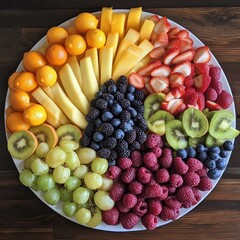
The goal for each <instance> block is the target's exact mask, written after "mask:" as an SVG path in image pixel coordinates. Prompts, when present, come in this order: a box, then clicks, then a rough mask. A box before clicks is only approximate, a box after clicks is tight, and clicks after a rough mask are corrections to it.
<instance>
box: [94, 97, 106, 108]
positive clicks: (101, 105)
mask: <svg viewBox="0 0 240 240" xmlns="http://www.w3.org/2000/svg"><path fill="white" fill-rule="evenodd" d="M95 106H96V107H97V108H98V109H101V110H106V109H107V106H108V104H107V102H106V101H105V100H104V99H102V98H99V99H98V100H97V101H96V104H95Z"/></svg>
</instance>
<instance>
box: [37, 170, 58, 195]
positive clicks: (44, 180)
mask: <svg viewBox="0 0 240 240" xmlns="http://www.w3.org/2000/svg"><path fill="white" fill-rule="evenodd" d="M37 187H38V189H39V190H41V191H43V192H46V191H48V190H49V189H51V188H53V187H55V181H54V179H53V176H52V175H50V174H48V173H45V174H42V175H40V176H39V177H38V180H37Z"/></svg>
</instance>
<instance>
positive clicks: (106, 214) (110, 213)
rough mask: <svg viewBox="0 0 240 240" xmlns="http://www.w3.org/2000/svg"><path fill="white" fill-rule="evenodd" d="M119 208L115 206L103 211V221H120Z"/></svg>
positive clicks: (111, 222) (108, 222)
mask: <svg viewBox="0 0 240 240" xmlns="http://www.w3.org/2000/svg"><path fill="white" fill-rule="evenodd" d="M118 217H119V210H118V209H117V207H113V208H112V209H110V210H107V211H102V221H103V222H104V223H106V224H108V225H116V224H117V222H118Z"/></svg>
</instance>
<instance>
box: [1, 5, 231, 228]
mask: <svg viewBox="0 0 240 240" xmlns="http://www.w3.org/2000/svg"><path fill="white" fill-rule="evenodd" d="M128 11H129V10H127V9H116V10H114V12H124V13H127V12H128ZM100 13H101V12H95V13H93V14H95V15H96V16H99V15H100ZM152 15H154V13H149V12H142V19H145V18H149V17H150V16H152ZM160 17H161V16H160ZM74 20H75V17H74V18H71V19H69V20H68V21H66V22H64V23H62V24H61V25H60V26H63V27H69V26H72V25H73V23H74ZM168 21H169V22H170V24H171V26H172V27H178V28H179V29H186V28H184V27H183V26H181V25H179V24H177V23H175V22H174V21H171V20H170V19H168ZM186 30H187V29H186ZM188 32H189V34H190V38H191V39H192V40H193V42H194V45H193V47H194V48H198V47H200V46H204V44H203V43H202V42H201V41H200V40H199V39H198V38H197V37H196V36H195V35H194V34H192V33H191V32H190V31H188ZM47 46H48V44H47V42H46V37H45V36H44V37H43V38H42V39H40V40H39V41H38V42H37V43H36V44H35V45H34V47H33V48H32V49H31V50H38V51H40V52H42V53H44V52H45V49H46V47H47ZM209 64H213V65H215V66H219V67H221V66H220V64H219V63H218V61H217V59H216V58H215V57H214V55H213V54H212V57H211V61H210V62H209ZM23 70H24V68H23V64H22V62H20V64H19V66H18V67H17V69H16V71H17V72H20V71H23ZM221 82H222V84H223V88H224V89H225V90H227V91H228V92H229V93H230V94H231V95H232V91H231V88H230V86H229V83H228V81H227V78H226V76H225V74H224V72H223V70H222V76H221ZM8 95H9V91H8V93H7V97H6V102H5V109H6V108H7V107H8V106H9V105H10V104H9V100H8ZM229 110H230V111H232V113H233V114H234V116H236V113H235V104H234V103H233V104H232V105H231V107H230V108H229ZM5 120H6V115H5ZM233 127H236V122H235V121H234V123H233ZM6 137H7V139H8V137H9V134H8V133H7V132H6ZM230 156H231V154H229V156H228V158H227V162H228V161H229V159H230ZM13 161H14V164H15V165H16V168H17V170H18V171H19V172H20V171H21V170H22V169H23V161H19V160H16V159H14V158H13ZM223 172H224V171H222V172H221V176H222V174H223ZM221 176H220V178H221ZM220 178H219V179H217V180H213V188H214V187H215V186H216V185H217V183H218V181H219V180H220ZM213 188H212V189H211V190H210V191H204V192H201V195H202V198H201V200H200V201H199V202H198V203H197V204H196V205H194V206H192V207H190V208H187V209H185V208H181V209H180V214H179V217H178V218H180V217H182V216H184V215H185V214H187V213H188V212H190V211H191V210H193V209H194V208H195V207H196V206H197V205H198V204H199V203H200V202H202V201H203V200H204V199H205V198H206V197H207V196H208V194H209V193H210V192H211V191H212V190H213ZM32 191H33V192H34V193H35V194H36V195H37V196H38V198H39V199H40V200H42V201H43V202H44V203H45V204H47V205H48V206H49V207H50V208H52V209H53V210H54V211H55V212H57V213H58V214H60V215H62V216H63V217H65V218H67V219H69V220H71V221H73V222H75V223H77V221H76V219H75V218H74V217H71V218H70V217H67V216H65V215H64V214H63V212H62V210H61V203H59V204H58V205H55V206H51V205H49V204H48V203H46V201H45V200H44V197H43V194H42V192H41V191H35V190H32ZM175 221H176V220H175ZM170 222H172V221H162V220H159V223H158V227H160V226H163V225H165V224H168V223H170ZM95 229H98V230H103V231H112V232H127V231H141V230H146V229H145V227H144V226H143V225H142V224H141V223H138V225H137V226H135V227H134V228H133V229H130V230H127V229H124V228H123V227H122V226H121V224H119V225H116V226H109V225H106V224H104V223H102V224H101V225H99V226H97V227H96V228H95Z"/></svg>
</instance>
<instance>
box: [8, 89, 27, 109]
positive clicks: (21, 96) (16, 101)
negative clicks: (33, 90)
mask: <svg viewBox="0 0 240 240" xmlns="http://www.w3.org/2000/svg"><path fill="white" fill-rule="evenodd" d="M9 102H10V104H11V106H12V107H13V108H14V109H15V110H16V111H23V110H24V109H25V108H26V107H28V106H29V105H30V97H29V95H28V93H26V92H23V91H14V90H10V93H9Z"/></svg>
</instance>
